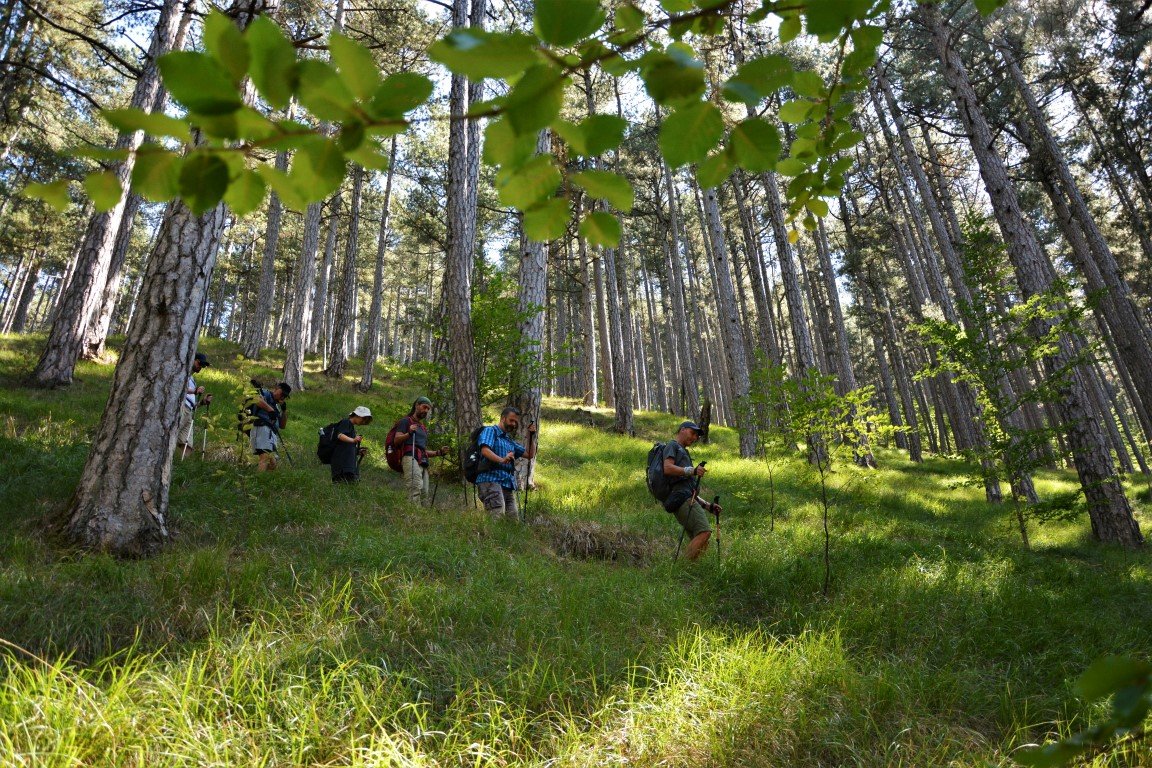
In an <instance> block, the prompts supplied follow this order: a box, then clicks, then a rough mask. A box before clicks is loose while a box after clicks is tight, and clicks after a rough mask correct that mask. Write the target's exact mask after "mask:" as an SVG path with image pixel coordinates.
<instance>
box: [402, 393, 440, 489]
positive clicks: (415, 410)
mask: <svg viewBox="0 0 1152 768" xmlns="http://www.w3.org/2000/svg"><path fill="white" fill-rule="evenodd" d="M430 413H432V401H431V400H429V399H428V398H426V397H424V396H420V397H418V398H416V400H415V402H413V403H412V410H410V411H409V412H408V415H407V416H405V417H404V418H402V419H400V420H399V421H398V422H396V426H394V427H393V428H392V429H393V432H394V434H393V436H392V446H391V447H392V448H393V449H394V450H396V451H398V452H399V453H400V462H401V465H402V467H403V471H404V486H405V487H406V488H407V489H408V500H409V501H411V502H412V503H414V504H419V503H420V502H422V501H424V500H425V499H426V498H427V497H428V459H429V458H430V457H432V456H441V455H443V454H444V451H442V450H434V451H429V450H428V430H427V429H426V428H425V427H424V421H425V420H426V419H427V418H428V414H430Z"/></svg>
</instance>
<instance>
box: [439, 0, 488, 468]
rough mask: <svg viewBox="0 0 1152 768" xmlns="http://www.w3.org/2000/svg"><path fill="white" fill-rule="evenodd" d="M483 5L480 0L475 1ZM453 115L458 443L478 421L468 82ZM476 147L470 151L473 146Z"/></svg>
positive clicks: (455, 9)
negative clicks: (473, 314) (473, 322)
mask: <svg viewBox="0 0 1152 768" xmlns="http://www.w3.org/2000/svg"><path fill="white" fill-rule="evenodd" d="M474 1H475V2H481V0H474ZM467 23H468V0H453V2H452V26H453V27H455V28H461V27H464V26H466V25H467ZM449 104H450V114H451V116H452V120H451V124H450V127H449V132H448V149H449V151H448V191H447V196H448V200H447V211H448V254H447V259H446V266H445V273H444V302H445V310H446V314H447V318H448V347H449V367H450V369H451V371H452V395H453V406H454V411H455V414H456V436H457V438H458V442H457V445H459V446H460V450H461V453H463V450H464V442H465V441H464V440H463V439H460V438H462V437H463V436H464V435H467V434H468V433H469V432H471V430H472V429H473V428H474V427H477V426H479V425H480V423H481V421H480V420H481V415H480V385H479V381H478V378H477V377H478V373H477V366H476V353H475V347H474V344H473V338H472V255H473V245H474V244H473V230H472V229H471V226H472V225H471V223H470V222H472V221H475V218H476V178H475V177H474V176H472V175H471V170H472V169H471V166H470V164H469V157H468V153H469V150H470V147H469V146H468V139H469V135H468V130H467V125H466V122H467V121H466V120H465V119H464V116H465V115H466V114H467V112H468V93H467V81H466V80H465V78H464V77H463V76H461V75H453V76H452V87H451V92H450V94H449ZM471 149H474V148H471Z"/></svg>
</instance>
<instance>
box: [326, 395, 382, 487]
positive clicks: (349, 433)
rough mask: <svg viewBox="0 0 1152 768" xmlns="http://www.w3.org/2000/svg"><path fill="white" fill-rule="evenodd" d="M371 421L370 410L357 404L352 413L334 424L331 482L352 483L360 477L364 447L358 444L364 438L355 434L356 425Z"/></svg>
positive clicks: (365, 450)
mask: <svg viewBox="0 0 1152 768" xmlns="http://www.w3.org/2000/svg"><path fill="white" fill-rule="evenodd" d="M371 423H372V411H370V410H369V409H368V407H367V406H364V405H358V406H356V407H355V408H354V409H353V410H352V413H350V414H348V415H347V416H346V417H345V418H343V419H341V420H340V421H339V422H337V424H336V434H335V437H334V438H333V441H332V482H334V483H354V482H356V481H357V480H359V479H360V457H361V456H363V455H364V454H365V453H366V452H367V449H366V448H362V447H361V446H360V443H361V441H363V440H364V438H363V437H362V436H361V435H358V434H356V427H359V426H363V425H365V424H371Z"/></svg>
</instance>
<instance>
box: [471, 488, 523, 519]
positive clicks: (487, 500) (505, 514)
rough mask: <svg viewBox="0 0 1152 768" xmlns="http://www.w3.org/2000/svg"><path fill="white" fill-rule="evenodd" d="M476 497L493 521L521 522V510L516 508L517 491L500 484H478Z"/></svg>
mask: <svg viewBox="0 0 1152 768" xmlns="http://www.w3.org/2000/svg"><path fill="white" fill-rule="evenodd" d="M476 495H477V496H479V497H480V501H481V502H483V504H484V509H486V510H488V514H490V515H491V516H492V519H493V520H500V519H501V518H508V519H509V520H515V521H517V522H519V521H520V510H519V509H517V507H516V491H515V490H513V489H511V488H505V487H504V486H502V485H500V483H477V484H476Z"/></svg>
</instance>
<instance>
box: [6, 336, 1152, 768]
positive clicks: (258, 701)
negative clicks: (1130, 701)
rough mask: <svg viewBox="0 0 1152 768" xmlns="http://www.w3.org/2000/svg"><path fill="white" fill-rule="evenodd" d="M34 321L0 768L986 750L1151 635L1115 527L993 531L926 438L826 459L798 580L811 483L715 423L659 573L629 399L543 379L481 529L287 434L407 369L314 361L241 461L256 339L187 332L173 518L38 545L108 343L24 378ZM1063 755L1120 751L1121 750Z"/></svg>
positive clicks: (19, 371) (859, 757)
mask: <svg viewBox="0 0 1152 768" xmlns="http://www.w3.org/2000/svg"><path fill="white" fill-rule="evenodd" d="M42 341H43V339H42V337H40V338H32V339H27V338H17V337H0V456H2V457H3V458H2V459H0V467H2V470H0V646H2V647H0V765H3V766H9V765H21V766H27V765H42V766H47V765H53V766H55V765H85V766H125V765H139V766H145V765H146V766H157V765H220V766H246V765H261V766H264V765H268V766H281V765H301V766H304V765H308V766H313V765H324V766H327V765H341V766H345V765H347V766H368V765H377V766H382V765H413V766H449V765H451V766H457V765H470V766H502V765H540V766H543V765H549V766H593V765H596V766H599V765H622V764H630V765H641V766H653V765H673V766H714V765H731V766H842V765H853V766H894V765H904V766H943V765H948V766H985V765H1011V764H1012V761H1011V753H1012V750H1013V749H1015V748H1016V747H1018V746H1020V745H1022V744H1025V743H1028V742H1034V741H1042V740H1044V739H1045V738H1051V737H1053V736H1054V735H1056V734H1067V733H1069V732H1072V731H1075V730H1078V729H1080V728H1082V727H1084V726H1085V725H1086V724H1087V723H1089V722H1091V720H1092V719H1093V718H1096V717H1099V716H1100V715H1101V713H1102V712H1103V705H1100V704H1097V705H1085V704H1083V703H1081V702H1078V701H1076V700H1075V698H1074V697H1073V695H1072V692H1071V683H1072V681H1074V680H1075V678H1076V677H1077V676H1078V675H1079V673H1080V672H1081V671H1083V669H1084V668H1085V667H1087V665H1088V664H1089V663H1090V662H1091V661H1092V660H1093V659H1095V658H1096V657H1098V656H1100V655H1102V654H1107V653H1120V654H1132V655H1137V656H1141V657H1148V656H1149V654H1150V650H1152V636H1150V635H1149V627H1152V559H1150V555H1149V554H1148V553H1147V552H1128V551H1122V550H1119V549H1115V548H1111V547H1105V546H1101V545H1099V544H1095V543H1093V542H1092V541H1091V540H1090V538H1089V526H1088V521H1087V520H1086V519H1085V518H1083V517H1081V518H1079V519H1075V520H1072V521H1066V522H1057V523H1051V524H1047V525H1044V526H1036V525H1035V524H1033V525H1032V528H1031V530H1030V534H1031V537H1032V549H1031V550H1030V551H1029V550H1025V549H1024V548H1023V546H1022V544H1021V540H1020V536H1019V533H1018V532H1017V530H1016V527H1015V523H1014V522H1013V520H1012V518H1011V515H1010V514H1009V512H1008V510H1007V509H1005V508H996V507H993V506H990V505H987V504H986V503H984V501H983V498H982V493H981V492H980V491H978V490H977V489H974V488H972V487H970V486H966V485H964V484H963V483H961V482H960V481H962V480H963V477H964V470H965V468H964V466H963V464H962V463H960V462H958V461H955V460H951V459H945V458H931V459H929V460H928V461H926V462H924V463H923V464H921V465H913V464H911V463H909V462H908V461H907V460H906V459H905V458H903V457H902V456H900V455H899V454H897V453H896V452H895V451H890V450H880V451H879V456H878V458H879V459H880V463H881V468H880V469H879V470H877V471H865V470H859V469H857V468H855V467H854V466H851V465H849V466H842V467H839V468H837V471H836V472H835V473H834V475H833V476H832V483H833V487H834V493H833V506H832V508H831V511H830V543H831V548H830V560H831V577H832V578H831V589H830V590H829V592H828V594H827V595H825V594H824V592H823V584H824V576H825V574H824V560H823V552H824V538H823V536H824V534H823V525H822V515H821V507H820V505H819V493H818V478H817V477H816V476H815V475H814V474H813V473H812V471H811V470H810V469H809V468H808V467H807V465H806V464H805V463H804V462H803V461H800V460H795V459H780V460H777V461H776V462H775V463H774V464H773V465H769V464H767V463H766V462H763V461H759V462H757V461H746V460H742V459H740V458H738V456H737V441H736V435H735V434H734V433H733V432H731V431H730V430H727V429H716V428H714V429H713V432H712V438H713V439H712V442H711V443H710V444H709V445H707V446H697V447H696V448H694V449H693V456H694V458H695V459H696V460H697V461H699V460H700V459H706V460H707V461H708V467H709V468H710V469H711V470H712V471H711V472H710V473H709V475H708V478H707V481H708V482H706V494H707V495H708V497H709V498H711V496H712V495H713V494H720V495H721V503H722V504H724V507H725V512H724V515H723V517H722V521H721V522H722V527H721V531H720V536H719V537H718V539H719V541H718V542H716V543H718V544H719V546H718V547H717V546H713V547H712V548H711V549H710V550H709V551H708V552H707V553H706V556H705V557H704V558H703V559H702V560H701V561H700V562H698V563H695V564H691V565H690V564H687V563H685V562H683V561H680V562H673V561H672V555H673V552H674V551H675V549H676V542H677V535H678V532H679V531H678V528H677V526H676V525H675V522H674V521H673V520H672V519H671V517H670V516H669V515H667V514H666V513H664V512H663V511H662V510H661V509H660V508H659V507H658V506H657V505H656V504H655V502H653V501H652V499H651V498H650V497H649V496H648V495H647V491H646V490H645V487H644V480H643V473H644V464H645V457H646V453H647V450H648V448H649V447H650V446H651V444H652V442H653V440H656V439H661V440H663V439H668V438H670V436H671V435H672V432H673V430H674V428H675V424H676V423H677V419H675V418H674V417H672V416H668V415H665V414H653V413H640V414H637V431H638V436H637V437H636V438H634V439H633V438H626V437H620V436H617V435H613V434H611V433H610V432H609V431H608V429H607V426H608V425H609V424H610V422H611V415H610V413H609V412H608V411H606V410H602V409H600V410H598V409H589V408H578V407H577V406H576V405H575V404H574V403H572V402H570V401H561V400H550V401H548V402H547V403H546V405H545V412H544V417H543V420H542V426H541V433H540V454H539V466H538V470H537V482H538V487H537V489H536V490H535V491H533V492H532V494H531V496H530V499H529V510H528V517H529V518H531V519H532V520H533V522H532V523H531V524H528V525H517V524H515V523H508V522H501V523H494V522H491V521H490V520H489V519H488V518H487V517H486V516H485V515H484V514H483V513H482V512H481V511H480V510H478V509H475V508H474V507H472V506H471V505H470V504H469V503H467V502H466V501H465V499H464V496H463V494H462V492H461V489H460V486H459V485H455V484H449V483H442V484H441V485H440V486H439V488H438V489H437V496H436V506H435V508H433V509H423V508H418V507H415V506H412V505H410V504H409V503H408V502H407V501H406V500H405V499H404V496H403V493H402V492H401V489H400V483H399V482H398V476H397V475H395V474H393V473H391V472H389V470H388V469H387V467H386V466H385V465H384V462H383V455H382V452H381V451H380V450H379V449H376V450H374V451H373V453H372V454H371V455H370V456H369V457H368V459H367V460H366V461H365V465H364V470H363V473H364V478H363V482H361V483H360V484H359V485H358V486H353V487H333V486H332V485H331V483H330V482H329V478H328V469H327V467H324V466H322V465H320V464H319V463H318V461H317V460H316V458H315V455H314V445H315V435H316V431H317V429H318V428H319V427H320V426H322V425H323V424H325V423H327V422H329V421H332V420H334V419H336V418H338V417H340V416H341V415H343V414H346V413H348V412H349V411H350V410H351V409H352V407H353V406H355V405H357V404H360V403H366V404H367V405H369V407H371V408H372V410H373V413H374V414H375V415H376V418H375V421H374V423H373V424H371V425H369V426H367V427H365V428H363V429H362V430H361V433H362V434H364V435H365V445H367V446H370V447H373V448H375V447H376V446H379V444H380V443H381V442H382V441H383V437H384V434H385V433H386V432H387V430H388V428H389V426H390V425H391V423H392V420H393V418H395V417H397V416H399V415H401V414H402V413H404V412H405V411H406V404H407V403H409V402H410V401H411V399H412V397H414V396H415V395H416V394H418V393H417V392H416V391H415V390H414V389H413V388H412V387H411V386H410V385H409V384H407V383H406V380H405V379H404V378H402V373H403V372H399V371H396V370H390V371H386V376H385V379H384V380H383V381H380V382H377V384H376V385H375V386H374V388H373V390H372V392H371V393H369V394H368V395H360V394H359V393H357V392H356V391H355V388H354V382H353V380H352V378H349V379H348V380H346V381H343V382H331V381H328V380H325V379H323V377H321V376H320V375H319V374H318V373H316V372H315V371H316V370H318V368H319V366H318V365H314V366H313V368H312V370H313V373H311V374H310V375H309V376H308V378H307V391H305V392H302V393H297V394H294V396H293V397H292V399H291V401H290V406H291V407H290V410H289V419H290V421H289V426H288V428H287V429H286V430H285V435H286V437H287V439H288V446H289V449H290V450H291V452H292V457H293V459H294V461H295V463H294V465H292V466H289V465H287V463H286V462H285V463H284V464H283V465H282V467H281V469H280V470H279V471H277V472H275V473H269V474H264V475H257V474H255V473H253V472H252V471H251V466H250V465H249V463H248V462H249V459H248V458H247V457H245V458H243V459H242V460H241V461H237V459H236V458H235V453H234V451H233V449H232V446H233V445H234V441H233V436H232V435H233V425H234V423H235V411H236V404H237V403H238V402H239V400H240V397H241V395H242V394H243V393H244V392H245V391H246V390H247V389H248V387H249V385H248V384H247V382H248V379H249V378H250V377H253V376H254V377H256V378H258V379H261V380H264V381H269V382H271V381H274V380H276V374H275V371H276V366H277V365H278V362H279V361H276V360H272V361H271V362H268V363H265V364H263V366H262V365H261V364H253V363H250V362H247V361H244V360H243V359H242V358H240V357H239V355H238V354H237V351H236V349H235V348H234V347H232V346H230V345H226V344H224V343H221V342H211V341H209V342H206V343H205V346H204V348H203V349H204V351H206V352H207V353H208V355H209V357H210V358H211V360H212V362H213V367H211V368H208V369H206V370H205V371H204V372H202V373H201V374H200V375H199V376H198V381H199V382H200V383H202V384H204V385H205V386H206V387H207V388H208V389H209V390H210V391H213V392H215V393H216V394H217V397H216V404H215V405H214V407H213V408H212V409H211V413H210V418H211V419H212V420H213V422H214V424H215V427H216V428H215V429H214V430H213V431H212V432H211V434H210V437H209V440H208V447H207V452H206V456H204V457H201V456H199V455H197V456H194V457H189V458H187V459H185V460H183V461H177V462H176V463H175V466H174V468H173V473H172V487H171V518H172V521H173V525H174V528H175V531H176V536H175V539H174V542H173V543H172V544H171V546H169V547H168V548H167V549H166V550H165V551H164V552H163V553H162V554H161V555H159V556H157V557H154V558H152V559H149V560H143V561H130V562H121V561H116V560H113V559H111V558H109V557H106V556H99V555H83V554H79V553H76V552H71V551H66V550H62V549H61V548H59V547H58V546H57V545H55V544H53V543H52V542H51V540H50V539H48V538H46V537H45V536H44V534H43V532H42V531H41V528H40V525H39V521H40V520H41V518H42V517H43V516H44V514H45V513H46V512H48V511H50V510H53V509H58V508H59V507H61V506H63V505H65V504H66V503H67V501H68V498H69V495H70V493H71V491H72V489H73V488H74V486H75V483H76V480H77V479H78V477H79V475H80V472H81V470H82V467H83V462H84V459H85V456H86V454H87V450H88V439H89V436H90V434H91V433H92V431H93V429H94V428H95V425H96V423H97V422H98V420H99V418H100V414H101V412H102V409H103V406H104V402H105V400H106V398H107V392H108V386H109V383H110V377H111V372H112V367H111V365H95V364H87V363H86V364H83V365H81V366H80V368H79V370H78V374H77V382H76V383H75V384H74V385H73V386H72V387H71V388H70V389H68V390H65V391H54V392H45V391H38V390H33V389H28V388H25V387H24V386H23V384H22V383H21V377H22V376H23V375H24V374H25V373H26V372H27V371H29V370H30V369H31V368H32V366H33V364H34V363H35V359H36V354H37V352H38V349H39V344H41V343H42ZM350 370H354V369H352V368H350ZM357 373H358V371H357ZM199 440H200V438H199V436H198V437H197V444H198V446H199ZM1074 479H1075V478H1074V476H1073V475H1072V474H1071V473H1069V472H1047V473H1044V474H1043V475H1042V476H1041V477H1039V478H1038V482H1037V484H1038V486H1039V489H1040V491H1041V492H1042V493H1043V494H1051V493H1054V492H1057V491H1066V490H1070V489H1072V488H1074ZM1134 494H1135V491H1134ZM1150 511H1152V510H1150V508H1149V505H1148V504H1147V503H1145V504H1144V505H1143V507H1142V512H1143V519H1142V523H1143V527H1144V530H1145V533H1146V535H1147V534H1148V533H1149V531H1150V530H1152V524H1150V519H1152V514H1150ZM1093 764H1094V765H1152V745H1150V744H1148V743H1147V741H1145V742H1144V743H1143V744H1140V743H1137V744H1135V745H1130V746H1128V747H1127V748H1126V749H1125V750H1122V751H1118V752H1113V753H1111V754H1110V755H1105V756H1098V757H1097V758H1096V762H1095V763H1093Z"/></svg>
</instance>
